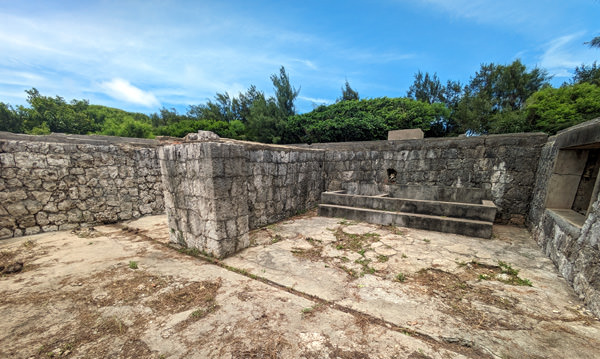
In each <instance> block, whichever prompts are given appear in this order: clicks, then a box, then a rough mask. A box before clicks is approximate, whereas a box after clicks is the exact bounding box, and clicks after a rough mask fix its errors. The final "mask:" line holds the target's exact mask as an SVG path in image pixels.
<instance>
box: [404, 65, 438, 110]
mask: <svg viewBox="0 0 600 359" xmlns="http://www.w3.org/2000/svg"><path fill="white" fill-rule="evenodd" d="M445 94H446V89H445V87H444V85H442V83H441V82H440V79H439V78H438V76H437V74H436V73H434V74H433V76H429V73H428V72H426V73H425V75H423V73H422V72H421V71H418V72H417V73H416V74H415V80H414V82H413V84H412V85H410V87H409V88H408V92H407V93H406V97H408V98H410V99H413V100H417V101H422V102H426V103H429V104H432V103H435V102H441V103H446V97H445Z"/></svg>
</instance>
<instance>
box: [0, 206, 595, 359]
mask: <svg viewBox="0 0 600 359" xmlns="http://www.w3.org/2000/svg"><path fill="white" fill-rule="evenodd" d="M168 236H169V233H168V227H167V223H166V218H165V216H155V217H145V218H142V219H140V220H137V221H134V222H129V223H120V224H115V225H109V226H102V227H96V228H95V229H93V230H90V229H86V230H81V231H76V232H53V233H46V234H41V235H35V236H26V237H20V238H13V239H9V240H4V241H2V242H0V266H4V265H5V264H6V263H8V262H14V261H22V262H23V263H24V267H23V270H22V271H21V272H17V273H10V274H3V275H2V276H1V277H0V315H2V318H3V320H2V321H0V343H1V344H2V345H1V346H0V357H6V358H12V357H17V358H30V357H33V358H42V357H61V358H62V357H66V358H102V357H121V358H134V357H136V358H139V357H143V358H183V357H185V358H260V357H262V358H276V357H279V358H436V359H437V358H596V357H597V348H598V346H599V345H600V322H599V321H598V320H597V319H595V318H593V317H592V316H590V315H589V314H588V313H587V312H586V310H585V309H584V308H583V307H582V302H581V301H580V300H579V299H578V297H577V296H576V295H574V293H573V292H572V289H571V288H570V287H569V286H568V285H567V283H566V282H565V281H564V280H563V279H562V278H561V277H560V276H559V275H558V274H557V272H556V270H555V268H554V266H553V265H552V263H551V262H550V260H548V259H547V258H546V257H545V255H544V254H543V253H542V252H541V251H540V250H539V249H538V248H537V246H536V245H535V243H534V242H533V241H532V240H531V238H530V236H529V235H528V234H527V232H526V231H525V230H524V229H521V228H513V227H505V226H495V228H494V236H493V239H491V240H489V241H481V240H478V239H475V238H470V237H464V236H459V235H449V234H443V233H438V232H430V231H423V230H416V229H410V228H400V227H382V226H378V225H373V224H366V223H360V222H351V221H347V220H339V219H335V218H324V217H315V216H314V214H308V215H305V216H303V217H295V218H291V219H289V220H286V221H283V222H280V223H278V224H275V225H271V226H268V227H264V228H262V229H258V230H256V231H253V232H251V233H250V238H251V241H252V243H253V244H252V246H251V247H250V248H247V249H246V250H244V251H242V252H241V253H238V254H236V255H235V256H233V257H231V258H228V259H226V260H224V261H214V260H211V261H205V260H201V259H200V258H195V257H192V256H190V255H186V254H184V253H180V252H179V251H177V250H176V249H173V248H171V247H169V246H168ZM191 254H194V252H193V251H192V253H191ZM132 262H135V264H136V265H137V269H132V268H130V267H134V266H133V263H132ZM500 262H502V263H507V265H509V266H510V268H511V269H513V270H519V272H518V278H520V279H522V280H524V279H527V280H529V281H530V282H531V284H532V286H531V287H529V286H517V285H512V284H508V283H505V282H502V280H506V281H510V280H514V279H515V277H514V276H512V275H508V274H506V273H502V268H505V269H506V267H501V266H500V265H499V263H500ZM400 274H402V276H400ZM481 278H486V279H481Z"/></svg>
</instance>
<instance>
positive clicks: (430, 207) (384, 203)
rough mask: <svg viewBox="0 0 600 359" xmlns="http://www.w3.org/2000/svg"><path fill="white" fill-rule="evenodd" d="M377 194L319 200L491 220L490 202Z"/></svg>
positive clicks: (326, 195)
mask: <svg viewBox="0 0 600 359" xmlns="http://www.w3.org/2000/svg"><path fill="white" fill-rule="evenodd" d="M384 195H385V194H381V195H377V196H359V195H352V194H343V193H331V192H323V193H322V194H321V203H323V204H333V205H339V206H345V207H359V208H368V209H375V210H383V211H393V212H403V213H414V214H424V215H431V216H442V217H452V218H464V219H471V220H477V221H487V222H493V221H494V218H495V217H496V206H495V205H494V204H493V203H492V202H491V201H485V202H486V203H485V204H471V203H458V202H444V201H435V200H421V199H407V198H392V197H384Z"/></svg>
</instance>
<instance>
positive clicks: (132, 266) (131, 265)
mask: <svg viewBox="0 0 600 359" xmlns="http://www.w3.org/2000/svg"><path fill="white" fill-rule="evenodd" d="M129 269H138V263H137V262H136V261H129Z"/></svg>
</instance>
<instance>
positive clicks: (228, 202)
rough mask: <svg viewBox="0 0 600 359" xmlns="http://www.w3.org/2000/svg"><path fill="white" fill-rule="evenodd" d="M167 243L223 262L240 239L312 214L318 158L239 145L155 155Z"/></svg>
mask: <svg viewBox="0 0 600 359" xmlns="http://www.w3.org/2000/svg"><path fill="white" fill-rule="evenodd" d="M159 156H160V164H161V167H162V173H163V182H164V184H165V207H166V211H167V215H168V218H169V227H170V231H171V234H170V236H171V241H173V242H177V243H180V244H181V245H184V246H189V247H195V248H198V249H201V250H203V251H205V252H207V253H210V254H212V255H214V256H216V257H224V256H227V255H229V254H232V253H234V252H236V251H238V250H240V249H242V248H245V247H247V246H248V245H249V240H248V232H249V231H250V230H251V229H254V228H257V227H259V226H262V225H266V224H269V223H273V222H276V221H278V220H281V219H284V218H286V217H290V216H292V215H294V214H297V213H298V212H300V211H303V210H306V209H309V208H311V207H313V206H315V205H316V204H317V202H318V200H319V197H320V194H321V192H322V191H323V188H322V177H323V173H322V166H321V163H322V157H323V152H322V151H319V150H306V149H297V148H292V147H286V146H268V145H260V144H254V143H248V142H241V141H213V142H192V143H183V144H178V145H169V146H165V147H163V148H161V149H160V152H159Z"/></svg>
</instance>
